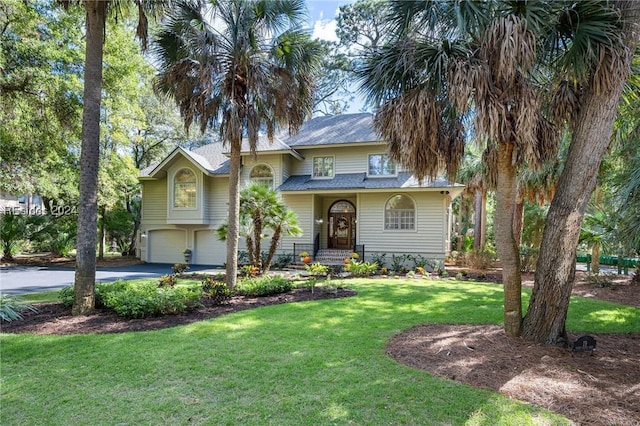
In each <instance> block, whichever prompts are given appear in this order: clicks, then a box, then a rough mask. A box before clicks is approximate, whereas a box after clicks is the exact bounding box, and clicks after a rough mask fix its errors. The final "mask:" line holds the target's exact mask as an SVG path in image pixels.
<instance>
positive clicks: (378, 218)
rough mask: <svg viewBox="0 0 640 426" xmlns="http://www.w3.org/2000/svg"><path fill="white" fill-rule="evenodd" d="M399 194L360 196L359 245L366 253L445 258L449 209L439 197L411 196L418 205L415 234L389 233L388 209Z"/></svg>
mask: <svg viewBox="0 0 640 426" xmlns="http://www.w3.org/2000/svg"><path fill="white" fill-rule="evenodd" d="M398 193H401V192H397V193H375V194H360V195H359V203H358V204H359V205H358V230H357V232H358V237H357V240H358V244H364V245H365V250H366V251H367V252H369V253H371V252H372V251H375V252H383V253H388V255H387V258H390V255H391V254H402V253H411V254H421V255H423V256H426V257H430V258H434V257H438V258H442V257H444V254H445V247H444V240H445V229H446V220H445V219H446V209H444V206H443V200H442V195H440V194H439V193H433V192H429V193H418V192H409V193H405V194H406V195H409V196H410V197H411V198H412V199H413V200H414V201H415V203H416V216H415V220H416V229H415V230H385V229H384V206H385V203H386V202H387V200H388V199H389V197H391V196H392V195H395V194H398Z"/></svg>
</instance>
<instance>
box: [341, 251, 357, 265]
mask: <svg viewBox="0 0 640 426" xmlns="http://www.w3.org/2000/svg"><path fill="white" fill-rule="evenodd" d="M359 258H360V255H359V254H358V253H356V252H353V253H351V254H350V255H349V257H345V258H344V264H345V265H348V264H349V263H350V262H351V261H352V260H353V261H354V262H355V261H357V260H358V259H359Z"/></svg>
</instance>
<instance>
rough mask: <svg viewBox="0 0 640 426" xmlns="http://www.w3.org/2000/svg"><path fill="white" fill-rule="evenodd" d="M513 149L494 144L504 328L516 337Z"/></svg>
mask: <svg viewBox="0 0 640 426" xmlns="http://www.w3.org/2000/svg"><path fill="white" fill-rule="evenodd" d="M513 149H514V147H513V144H511V143H506V144H501V145H500V147H499V148H498V181H497V184H496V211H495V234H496V249H497V251H498V256H499V257H500V263H501V264H502V285H503V287H504V331H505V333H506V334H507V335H508V336H512V337H517V336H519V335H520V332H521V326H522V279H521V275H520V254H519V252H518V246H517V245H516V241H515V239H514V236H513V213H514V208H515V201H516V191H517V181H516V169H515V167H514V165H513V158H512V156H513Z"/></svg>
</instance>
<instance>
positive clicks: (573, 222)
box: [523, 2, 640, 345]
mask: <svg viewBox="0 0 640 426" xmlns="http://www.w3.org/2000/svg"><path fill="white" fill-rule="evenodd" d="M625 7H627V8H628V9H627V11H631V8H633V7H635V6H634V5H633V2H630V3H627V4H626V6H625ZM631 25H633V26H635V29H636V31H635V33H634V32H632V31H629V32H627V34H628V38H627V46H626V48H627V49H628V53H627V54H626V55H625V57H624V58H622V61H623V62H622V66H621V68H620V70H621V72H619V73H617V74H616V75H615V83H612V84H611V85H610V86H609V90H601V91H600V93H598V92H596V91H595V89H591V90H589V91H588V92H587V93H586V94H585V97H584V100H583V102H582V105H581V107H580V112H579V115H578V118H577V125H576V128H575V130H574V132H573V139H572V141H571V145H570V146H569V154H568V156H567V160H566V162H565V165H564V169H563V171H562V174H561V175H560V180H559V181H558V190H557V192H556V194H555V197H554V198H553V201H552V202H551V206H550V207H549V213H548V214H547V220H546V224H545V228H544V233H543V236H542V244H541V247H540V256H539V258H538V263H537V264H536V272H535V283H534V287H533V292H532V295H531V301H530V303H529V308H528V310H527V314H526V316H525V318H524V324H523V337H524V338H526V339H529V340H533V341H536V342H539V343H545V344H550V345H555V344H560V343H565V344H566V342H567V336H566V329H565V323H566V319H567V311H568V309H569V296H570V295H571V289H572V287H573V282H574V278H575V272H576V264H575V259H576V250H577V246H578V238H579V236H580V225H581V224H582V219H583V217H584V212H585V210H586V208H587V203H588V202H589V197H590V196H591V193H592V192H593V190H594V188H595V186H596V177H597V174H598V169H599V167H600V162H601V160H602V157H603V155H604V153H605V152H606V150H607V148H608V147H609V145H610V143H611V135H612V132H613V123H614V120H615V117H616V114H617V110H618V103H619V101H620V96H621V94H622V89H623V87H624V84H625V82H626V79H627V76H628V73H629V70H630V65H631V59H632V57H633V55H632V52H634V51H635V48H636V45H637V43H638V37H639V36H640V31H637V29H638V27H639V26H640V14H639V13H637V12H636V13H634V16H633V21H632V24H631ZM612 78H613V77H612Z"/></svg>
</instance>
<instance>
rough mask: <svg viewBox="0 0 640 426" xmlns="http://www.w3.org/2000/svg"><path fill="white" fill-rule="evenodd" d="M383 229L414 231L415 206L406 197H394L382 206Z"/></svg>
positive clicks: (399, 195)
mask: <svg viewBox="0 0 640 426" xmlns="http://www.w3.org/2000/svg"><path fill="white" fill-rule="evenodd" d="M384 229H390V230H398V229H400V230H407V229H409V230H410V229H416V206H415V204H414V202H413V200H412V199H411V198H409V197H408V196H406V195H401V194H398V195H394V196H393V197H391V198H389V199H388V200H387V204H385V206H384Z"/></svg>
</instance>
